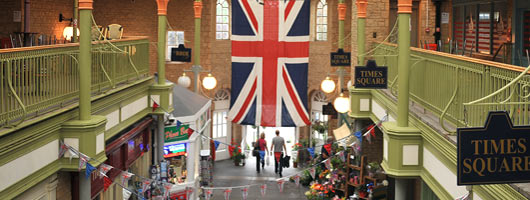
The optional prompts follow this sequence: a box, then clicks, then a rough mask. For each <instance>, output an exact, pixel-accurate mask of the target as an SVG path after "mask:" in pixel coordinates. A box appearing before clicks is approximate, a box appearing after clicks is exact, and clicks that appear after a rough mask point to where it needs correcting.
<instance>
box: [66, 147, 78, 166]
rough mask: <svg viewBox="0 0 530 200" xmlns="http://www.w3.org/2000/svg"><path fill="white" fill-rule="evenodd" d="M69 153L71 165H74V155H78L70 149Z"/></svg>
mask: <svg viewBox="0 0 530 200" xmlns="http://www.w3.org/2000/svg"><path fill="white" fill-rule="evenodd" d="M68 152H69V153H70V163H72V158H74V155H77V153H75V151H74V150H72V149H70V148H68Z"/></svg>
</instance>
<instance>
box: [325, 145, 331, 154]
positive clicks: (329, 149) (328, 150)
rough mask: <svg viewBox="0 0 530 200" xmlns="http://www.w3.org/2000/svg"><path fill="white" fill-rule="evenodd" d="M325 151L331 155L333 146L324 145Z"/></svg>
mask: <svg viewBox="0 0 530 200" xmlns="http://www.w3.org/2000/svg"><path fill="white" fill-rule="evenodd" d="M324 149H326V151H327V152H328V155H331V154H332V153H331V144H325V145H324Z"/></svg>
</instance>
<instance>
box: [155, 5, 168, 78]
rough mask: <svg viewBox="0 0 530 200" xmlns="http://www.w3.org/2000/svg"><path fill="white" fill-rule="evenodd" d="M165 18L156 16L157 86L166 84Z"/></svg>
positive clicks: (164, 16)
mask: <svg viewBox="0 0 530 200" xmlns="http://www.w3.org/2000/svg"><path fill="white" fill-rule="evenodd" d="M166 24H167V16H166V15H160V14H159V15H158V68H157V72H158V84H159V85H164V84H166V34H167V25H166Z"/></svg>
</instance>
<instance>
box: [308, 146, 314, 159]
mask: <svg viewBox="0 0 530 200" xmlns="http://www.w3.org/2000/svg"><path fill="white" fill-rule="evenodd" d="M307 151H309V155H311V157H312V158H313V157H315V148H314V147H313V148H307Z"/></svg>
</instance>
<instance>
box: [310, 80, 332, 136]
mask: <svg viewBox="0 0 530 200" xmlns="http://www.w3.org/2000/svg"><path fill="white" fill-rule="evenodd" d="M327 104H328V97H327V96H326V94H325V93H324V92H322V91H321V90H318V91H315V92H314V93H313V94H312V95H311V121H312V122H315V121H321V122H323V123H328V115H324V114H322V106H324V105H327ZM327 134H328V133H327V131H326V132H325V133H324V134H320V133H318V132H317V131H315V130H313V128H311V132H310V135H311V138H314V139H315V141H316V145H321V144H323V143H324V140H325V138H326V136H327Z"/></svg>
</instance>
